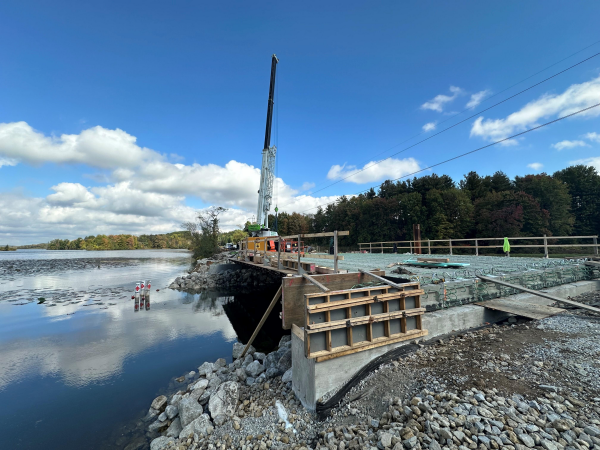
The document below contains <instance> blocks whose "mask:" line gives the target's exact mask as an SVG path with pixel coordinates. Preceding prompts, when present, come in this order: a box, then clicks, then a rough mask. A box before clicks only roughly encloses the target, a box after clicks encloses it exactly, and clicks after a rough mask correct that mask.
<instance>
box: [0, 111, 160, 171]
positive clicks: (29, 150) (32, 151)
mask: <svg viewBox="0 0 600 450" xmlns="http://www.w3.org/2000/svg"><path fill="white" fill-rule="evenodd" d="M136 140H137V139H136V137H135V136H131V135H130V134H128V133H126V132H125V131H123V130H120V129H118V128H117V129H115V130H109V129H106V128H102V127H100V126H96V127H93V128H89V129H87V130H83V131H82V132H81V133H79V134H63V135H61V136H60V137H54V136H52V137H51V136H45V135H44V134H42V133H40V132H39V131H36V130H34V129H33V128H32V127H31V126H30V125H29V124H27V123H26V122H12V123H0V157H6V158H10V159H11V160H16V161H23V162H26V163H29V164H34V165H40V164H43V163H46V162H54V163H64V164H87V165H89V166H92V167H99V168H104V169H110V168H116V167H135V166H137V165H139V164H141V163H142V162H144V161H146V160H160V159H162V156H161V155H160V154H158V153H156V152H155V151H153V150H150V149H148V148H143V147H140V146H138V145H137V144H136Z"/></svg>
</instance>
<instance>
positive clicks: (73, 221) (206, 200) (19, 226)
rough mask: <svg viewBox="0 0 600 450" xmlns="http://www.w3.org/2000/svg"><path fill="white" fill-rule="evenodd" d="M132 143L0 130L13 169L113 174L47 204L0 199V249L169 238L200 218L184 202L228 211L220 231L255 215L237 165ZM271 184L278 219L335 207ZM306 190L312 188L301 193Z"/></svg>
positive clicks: (245, 175) (104, 134) (0, 150)
mask: <svg viewBox="0 0 600 450" xmlns="http://www.w3.org/2000/svg"><path fill="white" fill-rule="evenodd" d="M135 142H136V138H135V137H134V136H131V135H129V134H127V133H126V132H124V131H122V130H106V129H104V128H102V127H94V128H91V129H89V130H85V131H82V132H81V133H80V134H79V135H68V136H67V135H63V136H61V138H59V139H55V138H52V137H48V136H44V135H43V134H42V133H39V132H37V131H35V130H33V129H32V128H31V127H30V126H29V125H28V124H26V123H25V122H17V123H12V124H0V155H3V154H6V155H7V156H8V158H11V160H10V162H11V164H12V162H13V161H12V157H13V155H15V156H16V158H15V159H18V160H19V161H23V162H25V163H30V164H42V163H44V162H54V163H56V162H59V163H75V164H77V163H83V164H87V165H90V166H92V167H99V168H112V169H114V170H112V172H111V173H110V177H109V178H104V177H105V176H104V175H102V174H96V175H90V176H88V177H90V178H94V179H95V181H96V182H98V183H102V184H103V185H101V186H97V187H93V188H86V187H85V186H83V185H82V184H80V183H70V182H67V181H65V182H62V183H59V184H57V185H55V186H52V187H51V188H50V189H51V190H52V191H53V193H51V194H50V195H48V196H47V197H46V198H31V197H27V196H25V195H23V194H20V193H15V192H13V193H0V211H2V214H0V242H4V241H6V242H10V243H14V244H25V243H36V242H46V241H48V240H50V239H54V238H57V237H60V238H68V239H72V238H75V237H79V236H86V235H90V234H120V233H127V234H137V235H139V234H145V233H146V234H147V233H165V232H171V231H175V230H179V229H180V224H181V223H182V222H185V221H189V220H193V219H194V217H195V216H196V214H197V210H198V208H192V207H190V206H189V205H186V197H195V198H198V199H200V200H201V201H202V204H203V205H205V207H208V206H209V205H219V206H224V207H227V208H229V209H228V211H227V212H225V213H223V214H222V215H221V227H222V229H224V230H231V229H234V228H236V227H238V226H239V225H241V224H243V223H245V222H246V220H248V219H250V218H251V217H252V215H255V214H256V206H257V202H258V194H257V190H258V186H259V183H260V169H259V168H256V167H254V166H252V165H249V164H246V163H242V162H238V161H235V160H232V161H229V162H228V163H227V164H225V166H219V165H216V164H205V165H203V164H192V165H185V164H173V163H170V162H167V161H166V160H165V159H164V158H163V157H162V156H161V155H160V154H159V153H157V152H155V151H153V150H150V149H146V148H140V147H138V146H137V145H136V144H135ZM113 144H114V147H115V148H113V147H111V145H113ZM128 152H129V153H128ZM117 155H118V156H123V158H121V159H119V158H117ZM0 158H3V157H2V156H0ZM0 161H4V159H0ZM14 163H15V164H16V161H15V162H14ZM121 163H123V164H122V165H120V164H121ZM274 183H275V185H276V188H275V192H276V194H277V196H276V198H274V199H273V204H272V207H273V208H274V207H275V205H277V206H279V210H280V211H286V212H303V211H306V210H309V209H311V208H314V207H315V206H317V205H321V204H324V203H328V202H332V201H335V200H336V199H337V196H327V197H312V196H310V195H298V194H299V192H298V191H297V190H295V189H293V188H291V187H290V186H289V185H287V184H286V183H285V182H284V181H283V180H282V179H281V178H277V179H276V180H275V182H274ZM313 186H314V185H313ZM310 187H311V186H310V183H309V184H305V185H303V188H308V189H310Z"/></svg>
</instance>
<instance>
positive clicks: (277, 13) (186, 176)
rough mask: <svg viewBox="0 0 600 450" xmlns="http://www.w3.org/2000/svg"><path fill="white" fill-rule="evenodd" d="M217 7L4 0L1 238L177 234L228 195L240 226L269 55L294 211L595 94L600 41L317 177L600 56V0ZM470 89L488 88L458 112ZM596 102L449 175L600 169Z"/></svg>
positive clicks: (249, 196) (230, 220)
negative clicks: (274, 62) (274, 61)
mask: <svg viewBox="0 0 600 450" xmlns="http://www.w3.org/2000/svg"><path fill="white" fill-rule="evenodd" d="M214 3H216V2H211V3H209V2H204V3H200V2H191V1H190V2H178V1H173V2H149V1H144V2H136V1H129V2H118V3H117V2H103V3H102V4H98V3H92V4H85V2H60V1H55V2H48V1H44V2H28V1H19V2H16V1H5V2H2V3H1V4H0V40H1V42H3V43H4V44H3V45H2V46H1V47H0V60H1V61H2V70H0V90H1V97H0V98H1V100H0V124H2V125H0V165H1V167H0V208H2V209H1V210H2V211H4V214H2V213H0V243H4V242H10V243H15V244H16V243H32V242H43V241H46V240H48V239H51V238H54V237H63V238H64V237H67V238H73V237H77V236H80V235H87V234H97V233H120V232H131V233H136V234H139V233H142V232H165V231H171V230H175V229H177V228H178V224H179V223H180V222H182V221H183V220H187V219H188V218H190V217H193V214H194V211H196V210H197V209H199V208H203V207H206V206H209V205H213V204H220V205H224V206H228V207H229V208H231V209H230V211H228V213H227V214H226V217H224V222H225V225H226V227H229V228H231V227H235V226H236V225H237V224H240V223H243V222H244V221H245V219H246V218H250V217H251V216H252V215H253V214H255V209H256V202H257V195H256V190H257V189H258V171H259V168H260V161H261V160H260V158H261V150H262V144H263V140H264V127H265V115H266V106H267V94H268V84H269V69H270V57H271V54H272V53H276V54H277V55H278V57H279V59H280V63H279V65H278V68H277V95H276V99H275V102H276V106H275V119H274V129H273V139H272V144H276V145H277V146H278V173H277V175H278V177H280V178H281V179H280V180H279V182H278V188H277V194H278V198H277V202H278V204H279V207H280V210H281V209H284V210H288V211H294V210H295V211H307V210H308V209H309V208H311V207H314V206H315V205H317V204H321V203H323V202H327V201H332V200H334V199H335V197H336V196H339V195H342V194H353V193H356V192H358V191H361V190H363V189H365V188H368V187H369V186H372V185H377V184H379V183H380V182H382V181H383V180H384V179H386V178H396V177H397V176H402V175H404V174H406V173H409V172H411V171H413V170H415V169H419V168H423V167H427V166H429V165H431V164H435V163H437V162H439V161H441V160H443V159H447V158H448V157H451V156H454V155H456V154H459V153H463V152H465V151H468V150H472V149H474V148H477V147H480V146H482V145H485V144H487V143H489V142H491V141H493V140H497V139H499V138H503V137H506V136H507V134H506V133H508V135H510V134H512V133H513V132H519V131H522V130H523V129H526V128H529V127H530V126H535V125H537V124H540V123H544V122H546V121H548V120H552V119H555V118H556V117H559V116H561V115H563V114H564V113H568V112H570V111H572V110H575V109H580V107H585V106H589V105H590V104H592V103H598V102H600V87H599V85H600V80H598V77H599V76H600V56H598V57H596V58H593V59H591V60H590V61H588V62H586V63H584V64H582V65H580V66H578V67H577V68H575V69H572V70H570V71H568V72H566V73H565V74H562V75H560V76H558V77H556V78H554V79H553V80H551V81H549V82H546V83H544V84H542V85H541V86H538V87H536V88H534V89H532V90H531V91H528V92H527V93H525V94H522V95H520V96H518V97H516V98H515V99H512V100H510V101H508V102H506V103H505V104H503V105H501V106H498V107H496V108H493V109H491V110H490V111H487V112H485V113H483V114H481V116H482V119H480V121H481V124H482V126H477V124H476V118H473V119H472V120H469V121H467V122H466V123H464V124H462V125H459V126H457V127H456V128H454V129H452V130H451V131H448V132H446V133H444V134H442V135H440V136H436V137H435V138H433V139H431V140H429V141H427V142H426V143H423V144H421V145H418V146H416V147H414V148H413V149H410V150H408V151H406V152H403V153H401V154H399V155H397V156H395V157H394V158H395V159H393V160H388V161H385V162H384V163H381V164H379V165H377V166H374V167H373V168H371V169H370V170H368V171H365V172H362V173H360V174H357V175H355V176H352V177H350V178H348V179H346V180H344V181H342V182H339V183H337V184H335V185H334V186H331V187H328V188H326V189H324V190H320V189H321V188H323V187H326V186H327V185H329V184H331V183H332V182H334V181H336V179H339V177H343V176H347V175H348V174H352V170H353V166H356V167H358V168H361V167H363V166H364V165H365V164H366V163H368V162H370V161H377V160H379V159H381V158H385V157H387V156H389V155H390V154H392V153H394V152H396V151H399V150H402V149H403V148H404V147H406V146H408V145H410V144H411V143H413V142H415V141H416V140H412V141H409V142H407V143H405V144H402V145H399V146H398V144H399V143H401V142H403V141H405V140H407V139H408V138H410V137H412V136H415V135H417V134H419V133H423V135H422V136H420V138H423V137H426V136H428V134H431V133H433V132H435V131H439V130H440V129H443V128H444V127H445V126H449V125H451V124H453V123H454V122H455V121H457V120H459V118H464V117H466V116H467V114H474V113H476V112H477V111H479V110H481V109H483V108H485V107H487V106H489V105H491V104H493V103H495V102H496V101H499V100H501V99H503V98H506V97H508V96H510V95H512V94H514V93H516V92H517V91H518V90H520V89H523V88H525V87H527V86H529V85H531V84H534V83H536V82H538V81H540V80H542V79H544V78H546V77H547V76H550V75H552V74H553V73H556V72H558V71H560V70H562V69H564V68H566V67H568V66H570V65H572V64H574V63H576V62H578V61H580V60H582V59H585V58H586V57H589V56H591V55H593V54H595V53H598V52H600V43H598V44H595V45H592V46H590V45H591V44H593V43H595V42H596V41H598V40H600V33H598V24H597V17H599V16H600V4H599V3H597V2H569V3H567V2H559V1H545V2H541V1H532V2H502V3H494V4H492V3H489V2H475V1H465V2H442V1H437V2H433V1H432V2H347V1H346V2H327V3H326V4H325V5H323V2H305V3H303V4H302V5H299V4H293V3H289V2H285V3H284V2H260V3H251V2H220V4H214ZM588 46H590V47H589V48H587V49H585V50H583V51H582V52H580V53H578V54H577V55H575V56H573V57H571V58H568V59H566V60H565V61H563V62H561V63H559V64H557V65H555V66H554V67H552V68H550V69H548V70H547V71H545V72H542V73H540V74H538V75H536V76H535V77H533V78H531V79H529V80H527V81H526V82H524V83H522V84H519V85H518V86H515V87H513V88H512V89H510V90H508V91H506V92H504V93H502V94H499V95H497V96H496V97H494V98H492V99H490V100H489V101H485V100H486V98H487V97H489V96H491V95H494V94H497V93H498V92H500V91H502V90H504V89H505V88H507V87H509V86H511V85H513V84H515V83H517V82H519V81H521V80H522V79H524V78H526V77H529V76H530V75H533V74H535V73H536V72H538V71H540V70H542V69H544V68H546V67H547V66H549V65H551V64H554V63H556V62H557V61H560V60H562V59H563V58H566V57H568V56H569V55H572V54H573V53H575V52H578V51H580V50H582V49H584V48H585V47H588ZM473 95H475V96H477V95H479V96H480V97H481V99H482V100H483V103H480V104H479V105H478V106H475V107H474V108H473V109H472V110H470V111H469V112H468V113H464V114H463V115H460V116H457V118H451V117H452V114H453V113H456V112H460V111H463V110H464V109H465V107H466V105H467V104H468V103H469V102H470V101H472V100H473V101H472V103H471V104H475V103H477V102H476V101H475V100H476V97H473ZM440 96H444V97H440ZM526 105H529V106H527V107H526ZM599 110H600V108H597V109H596V110H593V111H592V112H590V113H588V114H587V115H585V116H578V117H577V118H573V119H568V120H565V121H562V122H560V123H557V124H555V125H552V126H551V127H548V128H545V129H543V130H541V131H538V132H534V133H530V134H528V135H527V136H525V137H523V138H522V139H519V140H518V141H513V142H511V144H512V145H502V146H500V145H499V146H494V147H492V148H490V149H487V150H484V151H482V152H480V153H477V154H474V155H472V156H469V157H466V158H462V159H459V160H457V161H455V162H452V163H449V164H447V165H443V166H440V167H438V168H436V169H435V170H434V171H435V172H436V173H446V174H449V175H451V176H452V177H454V179H455V180H457V181H458V180H459V179H460V178H461V177H462V175H463V174H465V173H467V172H468V171H470V170H475V171H477V172H479V173H480V174H483V175H485V174H491V173H493V172H495V171H496V170H502V171H504V172H506V173H507V174H508V175H510V176H511V177H513V176H515V175H522V174H525V173H537V172H541V171H547V172H549V173H552V172H554V171H556V170H560V169H562V168H564V167H566V166H568V165H569V164H571V163H572V162H574V161H581V162H584V163H586V164H592V165H595V166H596V167H600V158H599V156H600V151H599V150H600V126H599V120H598V114H599V113H600V111H599ZM511 114H512V116H511ZM476 117H480V116H476ZM447 119H450V120H448V121H447V122H445V123H443V124H440V122H442V121H444V120H447ZM426 124H433V125H429V131H424V129H423V127H424V126H425V125H426ZM434 126H435V127H436V128H435V130H434V129H433V127H434ZM594 133H596V134H594ZM418 139H419V138H417V140H418ZM565 141H566V142H565ZM557 144H558V145H557ZM392 147H393V148H394V149H393V150H389V149H390V148H392ZM411 158H412V159H411ZM528 165H530V167H528ZM424 173H430V172H424ZM317 190H318V192H317ZM313 192H314V194H313ZM313 211H314V210H313ZM308 212H312V211H308Z"/></svg>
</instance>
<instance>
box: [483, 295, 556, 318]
mask: <svg viewBox="0 0 600 450" xmlns="http://www.w3.org/2000/svg"><path fill="white" fill-rule="evenodd" d="M475 304H476V305H479V306H483V307H485V308H489V309H494V310H497V311H504V312H507V313H510V314H515V315H517V316H522V317H527V318H529V319H538V320H539V319H545V318H546V317H550V316H553V315H555V314H560V313H562V312H564V311H565V310H564V309H562V308H553V307H552V306H545V305H536V304H534V303H526V302H523V301H519V300H512V299H496V300H487V301H485V302H477V303H475Z"/></svg>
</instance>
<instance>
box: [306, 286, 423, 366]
mask: <svg viewBox="0 0 600 450" xmlns="http://www.w3.org/2000/svg"><path fill="white" fill-rule="evenodd" d="M423 294H424V291H423V290H422V289H420V286H419V283H418V282H415V283H404V284H401V285H398V287H392V286H374V287H367V288H360V289H349V290H341V291H329V292H319V293H313V294H305V295H304V299H305V308H306V313H305V323H304V346H305V355H306V357H307V358H316V360H317V362H320V361H325V360H327V359H331V358H336V357H339V356H344V355H347V354H350V353H354V352H358V351H362V350H368V349H371V348H375V347H379V346H382V345H387V344H392V343H395V342H400V341H403V340H407V339H414V338H418V337H420V336H425V335H426V334H427V330H424V329H423V325H422V320H421V319H422V315H423V313H424V312H425V308H422V307H421V295H423Z"/></svg>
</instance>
